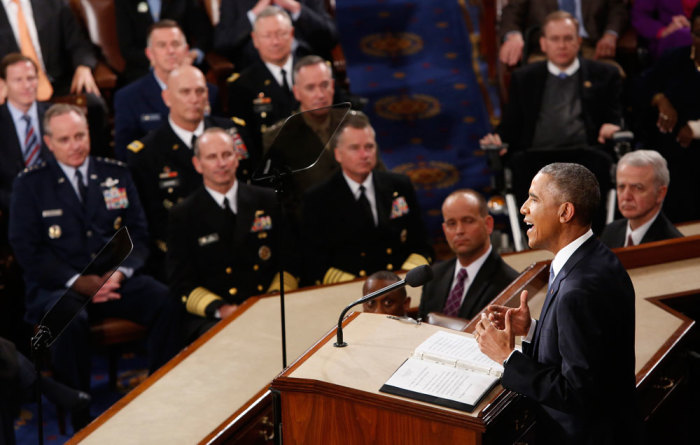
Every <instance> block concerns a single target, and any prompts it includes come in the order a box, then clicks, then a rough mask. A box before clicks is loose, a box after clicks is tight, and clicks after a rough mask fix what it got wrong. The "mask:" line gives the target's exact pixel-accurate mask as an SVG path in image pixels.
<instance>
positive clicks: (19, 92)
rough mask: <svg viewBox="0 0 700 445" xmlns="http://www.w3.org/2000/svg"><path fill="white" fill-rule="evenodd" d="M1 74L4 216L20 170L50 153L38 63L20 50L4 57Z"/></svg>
mask: <svg viewBox="0 0 700 445" xmlns="http://www.w3.org/2000/svg"><path fill="white" fill-rule="evenodd" d="M0 78H2V79H3V81H4V82H5V85H6V87H7V101H6V102H5V103H4V104H2V105H0V132H1V133H2V134H3V135H4V137H3V138H2V140H1V141H0V158H1V159H2V162H0V218H3V219H4V218H7V212H8V210H9V208H10V193H11V192H12V181H14V179H15V177H16V176H17V173H19V172H21V171H22V170H24V169H25V168H27V167H31V166H33V165H37V164H40V163H41V161H42V160H46V159H47V158H48V157H49V156H50V154H49V152H48V150H47V149H46V146H45V145H44V144H43V141H42V138H41V136H42V131H41V130H42V129H41V125H42V119H43V117H44V112H46V110H47V109H48V108H49V104H46V103H43V102H37V98H36V89H37V70H36V64H35V63H34V61H33V60H32V59H30V58H29V57H27V56H24V55H22V54H20V53H10V54H8V55H6V56H5V57H3V58H2V61H0ZM4 237H5V234H3V235H2V238H4Z"/></svg>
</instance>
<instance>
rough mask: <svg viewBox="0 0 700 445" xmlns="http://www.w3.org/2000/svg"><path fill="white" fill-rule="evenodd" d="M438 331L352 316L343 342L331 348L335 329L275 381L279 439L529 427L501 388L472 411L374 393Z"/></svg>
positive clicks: (373, 439) (396, 437)
mask: <svg viewBox="0 0 700 445" xmlns="http://www.w3.org/2000/svg"><path fill="white" fill-rule="evenodd" d="M439 330H446V329H445V328H441V327H438V326H432V325H428V324H418V325H416V324H413V323H407V322H404V321H399V320H394V319H390V318H387V317H386V316H385V315H379V314H366V313H355V314H353V315H352V316H350V317H349V318H348V319H346V320H345V327H344V330H343V333H344V339H345V341H346V342H347V343H348V346H346V347H344V348H336V347H335V346H333V343H334V342H335V330H334V331H333V332H332V333H330V334H329V335H327V336H326V337H325V338H324V339H323V340H321V341H320V342H318V343H317V344H316V345H315V346H314V347H313V348H312V349H310V350H309V351H308V352H307V353H306V354H305V355H304V356H302V357H301V358H300V359H299V360H297V361H296V362H295V363H294V364H293V365H292V366H291V367H289V368H288V369H287V370H286V371H285V372H284V373H282V374H281V375H280V376H279V377H277V378H276V379H275V380H274V381H273V382H272V387H271V388H272V391H273V393H276V394H278V395H279V408H280V409H279V413H280V418H281V430H282V434H281V436H282V440H283V443H285V444H308V443H324V444H348V443H352V444H364V443H367V444H396V443H400V444H423V443H445V444H447V443H460V444H480V443H483V442H485V441H487V442H491V443H513V442H515V441H516V440H517V439H518V437H519V436H521V435H522V434H523V433H525V432H526V430H527V427H528V426H529V425H530V424H531V419H530V417H531V414H530V413H531V411H529V410H527V409H524V408H523V407H522V406H516V405H517V404H514V403H510V401H508V400H505V399H506V398H507V397H509V393H507V392H504V391H503V388H502V387H501V386H500V385H499V386H497V387H496V388H494V389H493V390H492V391H491V392H490V393H489V394H488V395H487V396H486V397H485V398H484V400H482V402H481V403H480V404H479V405H478V406H477V407H476V408H475V409H474V411H473V412H471V413H468V412H464V411H458V410H454V409H450V408H444V407H441V406H437V405H432V404H428V403H424V402H420V401H417V400H410V399H406V398H403V397H398V396H393V395H391V394H385V393H380V392H379V388H380V387H381V386H382V384H384V382H385V381H386V380H388V379H389V377H391V375H392V374H393V373H394V371H396V369H398V367H399V366H400V365H401V364H402V363H403V362H404V360H406V358H408V356H409V355H410V353H411V351H413V350H414V349H415V348H416V347H417V346H418V345H419V344H420V343H422V342H423V341H424V340H425V339H427V338H428V337H430V336H431V335H432V334H433V333H435V332H437V331H439ZM450 332H455V331H450ZM462 335H466V336H470V335H471V334H467V333H463V334H462ZM519 402H520V403H525V401H524V400H523V399H520V400H519ZM516 414H517V415H518V416H520V417H519V418H518V419H517V420H516V419H515V418H514V417H513V416H514V415H516ZM496 425H498V427H496ZM490 436H498V438H496V437H490ZM486 439H488V440H486Z"/></svg>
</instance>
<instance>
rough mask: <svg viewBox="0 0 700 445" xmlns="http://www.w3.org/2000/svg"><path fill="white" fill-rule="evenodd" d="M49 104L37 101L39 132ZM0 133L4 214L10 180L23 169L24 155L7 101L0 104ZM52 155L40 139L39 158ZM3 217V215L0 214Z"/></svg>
mask: <svg viewBox="0 0 700 445" xmlns="http://www.w3.org/2000/svg"><path fill="white" fill-rule="evenodd" d="M49 105H50V104H47V103H43V102H39V103H37V111H38V114H39V126H40V127H39V128H40V131H41V134H42V135H43V134H44V130H43V127H41V125H42V124H43V118H44V113H45V112H46V110H47V109H48V108H49ZM0 134H2V135H3V138H2V139H0V159H1V160H2V162H0V213H2V214H5V213H6V212H7V211H8V210H9V208H10V193H11V192H12V182H13V181H14V180H15V177H16V176H17V173H19V172H21V171H22V170H24V155H23V154H22V142H20V141H19V140H18V139H17V130H16V129H15V123H14V122H13V121H12V115H10V111H9V110H8V109H7V103H4V104H2V105H0ZM51 156H53V155H52V154H51V152H50V151H49V150H48V149H47V148H46V144H44V140H43V137H42V140H41V158H42V159H43V160H46V159H48V158H49V157H51ZM0 217H4V216H0Z"/></svg>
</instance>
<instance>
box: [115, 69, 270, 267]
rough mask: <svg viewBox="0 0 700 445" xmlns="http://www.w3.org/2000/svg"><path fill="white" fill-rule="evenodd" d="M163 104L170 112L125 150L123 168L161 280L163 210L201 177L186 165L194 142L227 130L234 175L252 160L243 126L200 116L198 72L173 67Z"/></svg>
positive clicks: (203, 92) (204, 101)
mask: <svg viewBox="0 0 700 445" xmlns="http://www.w3.org/2000/svg"><path fill="white" fill-rule="evenodd" d="M163 100H164V101H165V104H166V105H167V106H168V107H169V109H170V113H169V115H168V120H167V121H166V122H164V123H163V124H162V125H161V126H160V127H159V128H158V129H156V130H153V131H151V132H150V133H149V134H148V135H146V137H144V138H143V139H142V140H137V141H134V142H132V143H131V144H129V146H128V147H127V148H128V151H127V155H128V160H129V168H130V170H131V173H132V175H133V177H134V182H135V183H136V188H137V189H138V191H139V195H140V196H141V201H142V202H143V203H144V209H145V211H146V218H147V219H148V226H149V228H150V231H151V239H152V240H153V245H152V246H151V257H150V258H149V267H150V269H151V272H152V273H153V274H155V275H156V277H158V278H161V277H162V279H164V278H165V251H166V245H165V236H166V233H167V225H168V210H169V209H170V208H171V207H172V206H174V205H175V204H177V203H178V202H180V201H182V200H183V199H185V198H186V197H187V196H188V195H189V194H190V193H192V192H193V191H194V190H195V189H196V188H197V187H199V186H200V185H201V184H202V178H201V176H200V175H199V174H198V173H197V172H196V171H195V169H194V167H193V166H192V147H193V145H194V140H196V138H197V137H199V136H200V135H201V134H202V132H203V131H204V130H205V129H207V128H209V127H222V128H226V129H228V130H229V131H230V132H231V133H232V136H233V138H234V142H235V144H236V150H237V151H238V154H239V156H240V157H241V164H245V165H246V168H245V169H243V168H242V169H241V170H242V171H240V172H239V178H241V177H244V178H247V177H248V175H249V172H248V165H249V163H250V162H251V161H252V156H257V150H256V149H255V148H254V146H253V145H252V144H251V142H250V138H249V137H248V136H247V133H246V129H245V127H244V126H243V125H238V124H237V123H236V121H232V120H228V119H224V118H217V117H213V116H205V115H204V112H205V110H206V108H207V106H208V104H209V102H208V98H207V85H206V82H205V80H204V75H203V74H202V72H201V71H199V69H198V68H196V67H193V66H190V65H184V66H181V67H179V68H176V69H174V70H173V71H172V72H171V73H170V76H169V77H168V87H167V88H166V89H165V90H163ZM256 159H257V158H256Z"/></svg>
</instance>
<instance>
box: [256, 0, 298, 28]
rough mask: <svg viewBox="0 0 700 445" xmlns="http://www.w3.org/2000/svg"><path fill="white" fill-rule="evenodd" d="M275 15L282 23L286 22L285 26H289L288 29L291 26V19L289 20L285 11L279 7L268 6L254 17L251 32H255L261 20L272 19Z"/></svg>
mask: <svg viewBox="0 0 700 445" xmlns="http://www.w3.org/2000/svg"><path fill="white" fill-rule="evenodd" d="M276 15H278V16H280V17H282V18H283V19H284V21H285V22H287V24H289V26H290V27H292V26H293V25H292V19H291V17H289V14H288V13H287V11H285V10H284V9H282V8H280V7H279V6H275V5H270V6H267V7H265V9H263V10H262V11H260V14H258V15H257V16H256V17H255V22H253V31H255V30H256V28H257V27H258V22H259V21H260V20H261V19H264V18H265V17H274V16H276Z"/></svg>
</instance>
